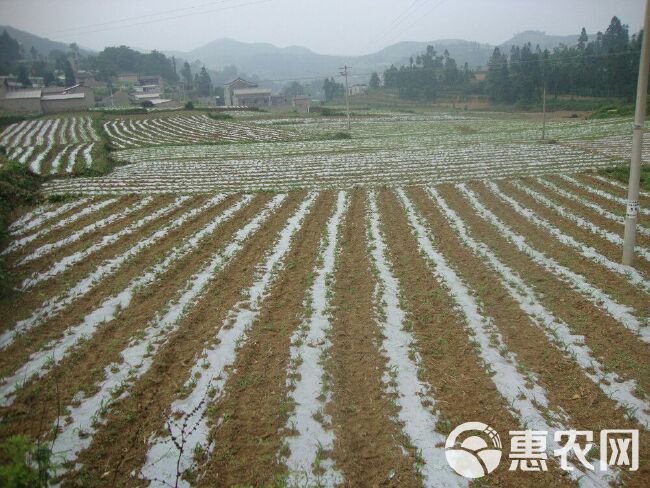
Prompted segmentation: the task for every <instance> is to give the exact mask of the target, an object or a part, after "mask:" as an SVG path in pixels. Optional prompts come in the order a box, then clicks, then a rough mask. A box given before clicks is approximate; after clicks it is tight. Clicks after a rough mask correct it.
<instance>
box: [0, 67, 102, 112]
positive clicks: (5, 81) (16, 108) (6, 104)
mask: <svg viewBox="0 0 650 488" xmlns="http://www.w3.org/2000/svg"><path fill="white" fill-rule="evenodd" d="M30 82H31V83H32V86H31V87H23V85H22V84H21V83H18V82H17V81H16V80H15V79H14V78H13V77H10V76H2V77H0V108H2V109H3V110H4V111H6V112H10V113H18V114H28V113H44V114H50V113H58V112H75V111H80V110H87V109H89V108H91V107H94V106H95V95H94V92H93V90H92V89H91V88H88V87H86V86H84V85H83V84H81V83H78V84H76V85H74V86H70V87H68V88H62V87H58V86H53V87H46V86H43V79H42V78H40V79H38V78H37V77H33V78H30Z"/></svg>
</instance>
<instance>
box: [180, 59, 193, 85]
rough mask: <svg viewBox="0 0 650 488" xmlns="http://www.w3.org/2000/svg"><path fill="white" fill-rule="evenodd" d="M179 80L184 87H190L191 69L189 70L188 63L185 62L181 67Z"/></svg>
mask: <svg viewBox="0 0 650 488" xmlns="http://www.w3.org/2000/svg"><path fill="white" fill-rule="evenodd" d="M181 79H182V80H183V82H184V83H185V85H186V86H188V87H190V86H192V68H190V63H188V62H187V61H185V63H184V64H183V67H182V68H181Z"/></svg>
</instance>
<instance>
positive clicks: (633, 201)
mask: <svg viewBox="0 0 650 488" xmlns="http://www.w3.org/2000/svg"><path fill="white" fill-rule="evenodd" d="M649 62H650V0H646V5H645V19H644V21H643V42H642V44H641V62H640V64H639V83H638V85H637V88H636V111H635V112H634V132H633V134H632V160H631V162H630V187H629V189H628V193H627V210H626V212H625V234H624V238H623V264H625V265H627V266H632V265H633V264H634V244H635V241H636V220H637V214H638V213H639V181H640V179H641V148H642V147H643V124H644V122H645V105H646V98H647V94H648V67H649V66H648V64H649Z"/></svg>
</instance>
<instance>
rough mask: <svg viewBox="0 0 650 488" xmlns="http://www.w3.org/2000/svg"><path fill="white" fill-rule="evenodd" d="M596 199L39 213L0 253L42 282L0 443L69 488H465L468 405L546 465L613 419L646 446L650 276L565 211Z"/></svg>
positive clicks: (463, 194)
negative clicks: (45, 452) (543, 437)
mask: <svg viewBox="0 0 650 488" xmlns="http://www.w3.org/2000/svg"><path fill="white" fill-rule="evenodd" d="M589 181H590V179H589V178H588V177H586V176H584V175H579V176H576V178H571V179H563V178H559V177H548V178H544V179H538V178H525V179H522V180H516V181H514V182H513V183H512V184H511V183H506V182H499V183H478V182H476V183H470V184H467V183H460V184H455V185H439V186H435V187H433V186H430V187H425V188H397V189H392V190H391V189H376V190H352V191H347V190H339V191H336V192H331V191H313V192H309V193H305V192H302V193H299V192H292V193H289V194H284V193H280V194H264V193H262V194H257V195H253V194H223V193H222V194H216V195H210V196H194V197H188V196H175V197H172V198H170V197H168V196H155V197H152V196H136V197H127V196H121V197H119V196H118V197H115V196H113V197H110V198H105V197H93V198H87V199H82V200H79V201H76V202H69V203H66V204H64V205H62V206H60V207H58V208H55V207H52V205H51V204H47V205H45V206H43V207H42V208H40V209H38V210H37V211H34V212H32V213H30V214H26V215H25V216H24V217H23V218H21V219H19V220H17V221H16V222H15V223H14V224H12V225H11V226H10V228H9V230H10V233H11V235H12V236H13V239H14V241H13V243H10V244H9V246H8V247H7V248H6V250H5V251H4V253H3V254H4V257H5V259H6V260H7V263H8V265H9V266H12V267H13V269H14V272H15V273H16V276H17V277H18V283H20V282H21V281H20V280H22V279H23V278H29V279H30V280H31V281H29V282H24V281H23V282H22V283H23V285H25V284H26V283H29V284H28V285H27V286H23V291H19V292H17V293H18V298H17V302H16V303H18V304H20V305H21V306H20V307H16V306H14V307H12V308H11V309H6V310H4V309H3V313H6V314H7V315H6V316H7V317H9V319H8V320H7V323H6V325H3V326H2V327H3V328H2V329H0V333H1V334H2V335H1V336H0V338H1V340H0V348H1V349H2V350H3V352H5V354H3V355H0V374H1V376H2V377H1V379H0V414H2V417H3V423H2V425H1V426H0V436H2V437H5V436H7V435H11V434H15V433H23V434H30V433H34V432H35V431H34V429H36V428H37V427H38V426H39V425H45V426H46V427H44V429H43V432H45V433H43V432H41V434H42V435H44V436H45V437H47V438H48V439H49V440H51V441H52V444H51V445H52V448H53V452H54V455H55V459H56V460H57V461H58V462H57V475H58V476H63V477H64V479H66V480H68V481H72V480H73V479H74V478H76V477H78V476H81V474H82V473H83V475H84V476H91V477H92V478H93V479H98V480H100V479H105V480H106V481H105V482H104V483H105V484H109V483H113V484H135V483H137V482H138V481H139V480H140V481H146V482H150V483H151V486H169V485H171V486H191V485H194V484H198V483H207V484H219V483H223V484H246V485H260V484H265V483H268V482H271V481H272V480H273V479H274V478H275V477H276V476H284V475H286V476H287V477H288V481H289V483H290V484H297V485H311V484H315V483H318V484H321V485H324V486H335V485H338V484H341V483H348V484H359V483H361V482H362V481H363V480H364V479H365V480H366V481H367V482H369V483H371V484H374V483H375V481H377V482H379V481H380V480H385V479H393V478H395V480H396V482H402V483H406V482H407V481H408V484H421V485H423V486H437V484H438V483H440V482H441V481H442V482H444V484H445V486H466V484H467V481H466V480H464V479H463V478H461V477H459V476H457V475H456V474H455V473H454V472H453V471H452V470H451V469H450V468H449V467H448V465H447V462H446V460H445V450H444V448H443V447H442V446H443V444H444V441H445V434H446V433H448V432H449V429H448V424H449V423H450V422H452V421H453V422H454V423H455V422H461V421H464V420H466V419H467V418H474V417H471V415H475V414H476V413H477V412H479V413H480V410H476V408H477V404H479V405H478V406H480V407H482V408H484V409H486V408H489V409H490V410H489V415H490V419H491V420H490V422H491V424H492V423H493V426H494V427H496V428H497V429H498V430H500V431H501V433H502V435H505V433H506V432H504V431H503V429H502V427H503V426H504V425H510V426H511V428H512V430H517V428H518V427H521V428H522V429H533V430H539V431H547V432H549V433H550V435H549V443H548V444H547V445H546V446H545V450H546V452H547V454H548V456H549V458H551V457H552V456H553V450H554V449H558V448H559V447H560V444H559V443H558V439H557V438H556V437H555V436H554V435H553V434H554V433H555V432H557V431H560V430H567V429H572V428H576V429H580V428H592V426H599V425H603V423H606V424H607V426H608V427H610V426H611V428H636V429H639V430H640V436H641V439H640V443H641V445H642V446H644V445H647V444H644V443H646V442H647V440H648V435H649V434H648V428H650V402H648V396H647V393H646V391H647V388H648V387H650V378H649V377H648V374H649V372H648V369H647V365H646V366H644V365H643V364H644V361H646V359H647V352H648V349H647V348H648V344H650V324H649V323H648V319H647V316H646V310H645V309H646V308H647V298H648V296H647V295H648V293H649V291H648V290H649V289H650V288H649V284H650V281H649V280H648V272H649V271H650V266H648V265H641V266H640V267H639V268H638V269H637V270H633V269H632V268H628V269H626V270H621V269H619V268H618V267H617V266H615V265H614V262H613V260H614V254H616V255H618V253H619V252H620V249H621V246H622V243H621V242H620V240H616V238H615V237H614V236H615V235H616V234H617V233H620V231H621V229H622V225H621V223H620V222H618V221H616V222H615V221H609V223H608V222H601V221H600V220H599V219H600V217H601V214H600V213H599V212H597V211H596V210H595V209H593V208H589V207H578V206H575V207H574V206H568V205H567V204H566V203H563V202H565V200H563V193H562V192H565V193H568V194H570V195H574V196H575V197H576V198H575V200H576V201H577V197H578V196H579V195H581V192H583V191H584V188H583V186H585V187H590V184H589V183H588V182H589ZM591 181H594V185H595V184H596V183H595V181H597V180H591ZM544 183H548V185H545V184H544ZM580 185H583V186H580ZM553 188H556V189H559V190H561V191H556V190H553ZM593 188H594V189H597V188H596V187H593ZM598 191H599V192H603V191H607V190H602V189H598ZM616 191H618V189H616V187H615V186H612V193H611V194H612V195H616ZM589 195H590V196H587V197H583V198H585V200H587V201H588V202H589V204H590V205H593V206H596V207H600V208H602V209H606V208H610V203H614V202H613V201H611V200H608V199H607V198H604V197H603V196H602V195H601V194H598V193H589ZM80 208H83V210H82V211H81V212H80V211H79V209H80ZM551 214H553V215H555V218H554V219H553V220H552V221H549V217H548V216H549V215H551ZM642 220H643V222H644V224H646V225H647V219H646V216H642ZM596 222H598V223H596ZM576 224H577V226H576ZM59 242H64V244H62V245H59V244H58V243H59ZM208 243H209V244H210V245H205V244H208ZM640 244H641V245H642V246H645V245H647V241H646V240H643V239H642V240H641V242H640ZM612 245H613V246H614V247H613V248H612V247H611V246H612ZM350 266H352V267H350ZM622 271H623V272H622ZM355 275H356V276H364V277H365V278H364V279H365V280H367V281H368V283H366V284H365V286H358V287H355V288H350V287H347V286H346V283H347V282H343V280H347V279H349V278H350V277H352V279H354V276H355ZM59 278H62V279H59ZM295 280H297V283H295ZM339 282H340V283H339ZM62 285H65V286H62ZM287 286H292V287H295V290H294V289H293V288H292V290H293V291H292V292H289V291H288V290H287V288H286V287H287ZM28 289H29V291H28ZM287 295H291V297H287ZM294 295H296V296H294ZM423 297H425V299H424V300H423ZM557 297H561V300H560V299H558V298H557ZM286 299H290V300H291V303H293V304H294V305H293V306H292V307H286V308H285V307H283V306H282V304H283V303H285V302H284V301H283V300H286ZM0 306H3V307H4V306H6V304H4V305H3V304H2V303H0ZM427 307H429V308H427ZM575 310H578V312H579V313H578V314H577V315H576V314H575ZM418 311H421V312H422V313H417V312H418ZM348 314H352V315H348ZM350 316H351V317H356V321H349V320H345V318H346V317H350ZM586 318H588V319H589V320H586ZM596 318H598V320H596ZM357 325H360V326H361V327H362V329H361V330H363V333H360V334H359V333H356V332H355V331H358V329H357ZM613 337H615V338H616V340H612V338H613ZM531 341H532V342H531ZM433 344H436V346H435V347H433ZM531 344H532V345H533V346H534V347H531ZM360 351H364V354H359V353H360ZM348 352H351V353H352V354H353V356H352V357H355V358H356V360H353V361H345V360H344V359H343V358H345V357H347V356H346V354H347V353H348ZM621 354H623V355H624V356H621ZM622 357H624V360H622V359H621V358H622ZM371 364H372V365H373V367H370V365H371ZM258 390H263V391H264V392H265V393H267V394H268V395H267V396H265V397H264V398H259V399H258V401H259V403H255V404H253V405H251V404H250V402H251V400H252V399H253V398H254V395H255V394H257V391H258ZM357 390H359V391H363V392H364V393H368V394H366V395H361V396H356V391H357ZM567 390H568V391H567ZM472 399H477V400H478V401H476V402H474V401H471V400H472ZM50 400H51V401H50ZM34 402H37V404H38V405H42V406H41V407H39V409H31V410H30V409H29V408H27V406H28V405H32V404H34ZM144 406H146V408H144ZM266 409H270V410H269V411H271V412H272V414H271V415H261V414H260V412H262V411H264V412H266V411H267V410H266ZM585 411H588V412H589V415H588V416H584V412H585ZM483 414H484V415H486V413H485V412H483ZM36 420H38V421H36ZM49 424H51V425H53V426H54V425H55V426H56V429H49V427H48V425H49ZM350 433H352V435H350ZM373 433H374V434H375V437H372V438H373V439H374V441H373V443H367V444H364V445H363V446H360V445H358V441H356V443H355V441H354V439H359V438H362V439H364V438H368V436H369V435H370V434H373ZM136 440H137V442H136ZM252 446H257V448H256V449H252V448H251V447H252ZM507 449H508V448H507V445H506V443H504V451H507ZM648 455H649V453H648V451H647V449H645V448H642V451H641V459H642V460H641V462H642V463H646V462H647V457H648ZM367 457H372V459H373V460H374V461H373V468H372V470H370V469H366V468H362V469H361V470H359V469H358V468H356V467H358V466H363V464H359V463H362V459H364V458H367ZM116 460H121V462H120V463H117V464H116V463H115V462H114V461H116ZM550 464H551V463H550V462H549V465H550ZM569 464H570V466H571V467H572V468H573V469H572V470H570V471H567V472H566V475H568V477H569V478H570V479H572V480H573V481H575V482H576V483H578V484H579V485H581V486H603V487H604V486H607V484H608V483H609V482H610V481H614V480H618V481H625V480H626V479H627V478H624V477H625V476H628V474H627V473H625V472H624V471H623V470H617V469H612V468H610V469H608V470H606V471H603V470H600V469H595V470H592V471H589V470H585V469H584V468H582V467H581V466H580V464H579V463H577V462H576V460H574V459H570V460H569ZM242 466H249V468H247V469H243V468H242ZM79 470H81V471H79ZM107 470H108V471H107ZM106 472H108V473H109V475H105V478H102V475H104V473H106ZM547 474H548V476H549V479H550V480H551V481H552V482H558V483H559V482H561V481H563V477H562V475H561V474H560V473H559V470H554V469H551V470H550V471H549V472H548V473H547ZM646 474H647V473H645V472H639V473H632V474H631V476H636V477H637V478H634V479H633V480H632V481H639V480H641V479H643V477H644V476H646ZM197 475H198V477H197ZM494 476H497V477H499V478H497V479H495V480H493V481H495V483H497V484H499V485H500V486H528V485H530V486H532V485H533V483H537V480H536V479H528V478H525V477H524V475H522V474H521V473H519V474H516V473H508V471H507V470H505V469H504V470H501V471H500V472H497V473H495V475H494ZM516 476H520V477H516Z"/></svg>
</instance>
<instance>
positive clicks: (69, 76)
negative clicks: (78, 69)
mask: <svg viewBox="0 0 650 488" xmlns="http://www.w3.org/2000/svg"><path fill="white" fill-rule="evenodd" d="M63 72H64V74H65V86H73V85H76V84H77V80H76V78H75V76H74V70H73V69H72V64H71V63H70V60H69V59H66V60H65V64H64V68H63Z"/></svg>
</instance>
